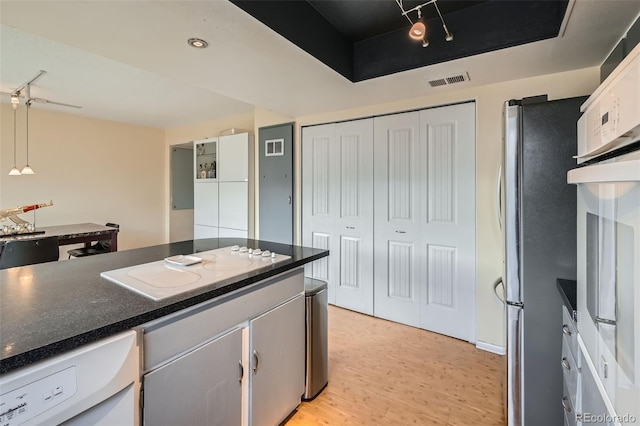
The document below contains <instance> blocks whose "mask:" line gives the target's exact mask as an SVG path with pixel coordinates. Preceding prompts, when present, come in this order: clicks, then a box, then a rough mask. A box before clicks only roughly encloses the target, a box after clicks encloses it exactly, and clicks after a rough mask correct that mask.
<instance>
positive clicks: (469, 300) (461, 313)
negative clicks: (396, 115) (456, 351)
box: [420, 103, 476, 341]
mask: <svg viewBox="0 0 640 426" xmlns="http://www.w3.org/2000/svg"><path fill="white" fill-rule="evenodd" d="M475 129H476V125H475V104H474V103H465V104H459V105H451V106H447V107H441V108H432V109H427V110H423V111H420V173H421V177H420V181H421V183H422V184H421V187H420V194H421V203H420V210H421V212H420V221H421V225H420V241H421V245H422V247H421V249H420V253H421V256H422V258H421V259H420V265H421V276H422V279H421V281H422V288H423V290H424V291H423V293H422V309H421V320H420V323H421V327H422V328H426V329H427V330H431V331H436V332H438V333H442V334H446V335H448V336H452V337H457V338H459V339H463V340H468V341H474V340H475V297H476V294H475V293H476V283H475V270H476V260H475V259H476V253H475V243H476V239H475V220H476V208H475V206H476V200H475Z"/></svg>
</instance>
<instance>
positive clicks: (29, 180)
mask: <svg viewBox="0 0 640 426" xmlns="http://www.w3.org/2000/svg"><path fill="white" fill-rule="evenodd" d="M24 114H25V111H24V107H21V108H19V109H18V144H17V145H18V150H17V154H18V159H17V163H18V167H19V168H22V166H23V165H24V164H25V162H26V147H25V131H24V123H25V121H24V120H25V116H24ZM0 115H1V117H0V119H1V123H2V129H1V132H0V154H1V155H0V157H1V161H0V208H10V207H15V206H18V205H22V204H34V203H42V202H46V201H49V200H53V203H54V205H53V206H52V207H47V208H44V209H41V210H38V211H37V213H36V218H37V226H48V225H63V224H70V223H83V222H93V223H98V224H104V223H107V222H115V223H118V224H120V234H119V237H118V248H119V249H129V248H135V247H143V246H149V245H154V244H161V243H163V242H165V241H166V236H165V233H164V230H165V223H166V214H165V212H164V209H163V207H164V205H166V204H167V201H166V199H165V197H166V195H165V186H166V183H165V182H166V179H165V175H166V174H167V173H166V170H167V169H166V168H163V167H162V164H163V160H164V157H165V155H166V153H165V150H166V149H165V145H164V130H161V129H153V128H146V127H140V126H133V125H129V124H122V123H116V122H110V121H104V120H97V119H92V118H85V117H79V116H74V115H71V114H66V113H61V112H51V111H46V110H42V109H38V108H37V107H34V108H32V109H31V110H30V113H29V162H30V164H31V166H32V167H33V169H34V170H35V172H36V174H35V175H32V176H8V175H7V173H8V172H9V169H10V168H11V167H12V166H13V111H12V108H11V107H10V106H9V105H8V104H1V105H0ZM21 124H22V125H21ZM24 217H25V219H28V220H30V219H31V216H30V215H24ZM68 248H71V246H68V247H65V248H64V250H66V249H68Z"/></svg>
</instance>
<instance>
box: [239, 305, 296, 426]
mask: <svg viewBox="0 0 640 426" xmlns="http://www.w3.org/2000/svg"><path fill="white" fill-rule="evenodd" d="M304 329H305V314H304V296H302V295H299V296H297V297H296V298H295V299H292V300H290V301H289V302H287V303H285V304H283V305H280V306H279V307H277V308H275V309H272V310H270V311H269V312H267V313H265V314H263V315H261V316H259V317H257V318H256V319H254V320H252V321H251V327H250V330H251V384H250V387H251V392H250V407H251V409H250V421H251V425H252V426H261V425H265V426H273V425H277V424H279V423H280V422H282V420H284V419H285V418H286V417H287V416H288V415H289V413H291V412H292V411H293V410H295V408H296V407H297V406H298V404H300V398H301V396H302V394H303V393H304V359H305V355H304V351H305V337H304Z"/></svg>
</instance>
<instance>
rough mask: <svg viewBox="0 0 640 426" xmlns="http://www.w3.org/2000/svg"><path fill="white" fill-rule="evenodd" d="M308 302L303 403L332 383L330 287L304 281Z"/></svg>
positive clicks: (325, 284) (310, 280) (320, 283)
mask: <svg viewBox="0 0 640 426" xmlns="http://www.w3.org/2000/svg"><path fill="white" fill-rule="evenodd" d="M304 293H305V301H306V340H307V342H306V343H307V344H306V361H305V388H304V395H303V396H302V399H305V400H309V399H313V398H315V397H316V396H317V395H318V394H319V393H320V391H322V389H324V387H325V386H326V385H327V383H328V382H329V369H328V366H327V365H328V356H329V353H328V341H327V317H328V312H327V283H326V282H324V281H320V280H315V279H312V278H305V279H304Z"/></svg>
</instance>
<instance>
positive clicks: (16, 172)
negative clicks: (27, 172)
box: [9, 98, 21, 176]
mask: <svg viewBox="0 0 640 426" xmlns="http://www.w3.org/2000/svg"><path fill="white" fill-rule="evenodd" d="M11 101H12V102H11V106H13V168H12V169H11V170H10V171H9V176H19V175H20V174H21V173H20V170H19V169H18V168H17V167H16V114H17V113H16V110H17V109H18V104H17V103H14V102H13V98H12V99H11Z"/></svg>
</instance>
